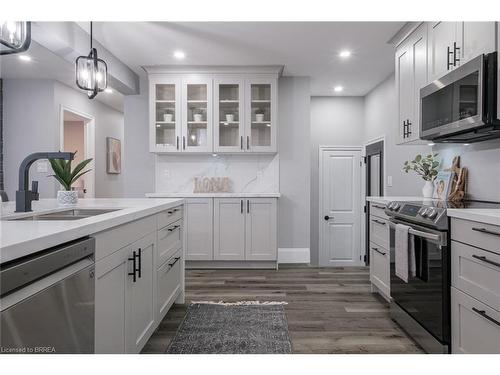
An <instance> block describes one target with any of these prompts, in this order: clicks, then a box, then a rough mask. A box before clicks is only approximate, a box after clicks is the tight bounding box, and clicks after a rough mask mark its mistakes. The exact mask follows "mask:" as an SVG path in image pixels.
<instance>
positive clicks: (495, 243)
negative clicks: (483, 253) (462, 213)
mask: <svg viewBox="0 0 500 375" xmlns="http://www.w3.org/2000/svg"><path fill="white" fill-rule="evenodd" d="M451 239H452V240H456V241H460V242H463V243H466V244H469V245H472V246H476V247H480V248H481V249H485V250H489V251H493V252H494V253H497V254H500V227H498V226H495V225H490V224H482V223H478V222H475V221H468V220H462V219H453V220H452V221H451Z"/></svg>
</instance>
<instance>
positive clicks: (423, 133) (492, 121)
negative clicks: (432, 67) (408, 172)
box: [420, 52, 500, 143]
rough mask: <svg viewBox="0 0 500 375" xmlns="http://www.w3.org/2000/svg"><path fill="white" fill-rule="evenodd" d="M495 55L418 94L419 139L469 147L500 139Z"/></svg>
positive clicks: (452, 72)
mask: <svg viewBox="0 0 500 375" xmlns="http://www.w3.org/2000/svg"><path fill="white" fill-rule="evenodd" d="M497 69H498V65H497V52H494V53H490V54H487V55H479V56H478V57H476V58H474V59H473V60H471V61H469V62H467V63H466V64H464V65H462V66H460V67H459V68H457V69H455V70H453V71H451V72H450V73H448V74H446V75H445V76H443V77H442V78H440V79H438V80H436V81H434V82H432V83H430V84H429V85H427V86H425V87H423V88H422V89H421V90H420V138H421V139H426V140H430V141H433V142H449V143H471V142H479V141H484V140H487V139H491V138H497V137H500V121H499V119H498V115H497V105H498V103H497V95H498V91H497V87H498V78H497Z"/></svg>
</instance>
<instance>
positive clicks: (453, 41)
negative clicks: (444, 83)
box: [429, 22, 461, 81]
mask: <svg viewBox="0 0 500 375" xmlns="http://www.w3.org/2000/svg"><path fill="white" fill-rule="evenodd" d="M460 26H461V23H460V22H431V23H430V24H429V81H434V80H436V79H438V78H441V77H442V76H443V75H445V74H446V73H448V72H449V71H450V70H453V69H454V68H455V67H456V66H458V65H459V62H460V47H461V45H460Z"/></svg>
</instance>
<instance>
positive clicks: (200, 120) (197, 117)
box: [193, 114, 203, 122]
mask: <svg viewBox="0 0 500 375" xmlns="http://www.w3.org/2000/svg"><path fill="white" fill-rule="evenodd" d="M193 119H194V121H195V122H202V121H203V115H200V114H196V115H193Z"/></svg>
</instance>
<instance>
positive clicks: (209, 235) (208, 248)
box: [185, 198, 214, 260]
mask: <svg viewBox="0 0 500 375" xmlns="http://www.w3.org/2000/svg"><path fill="white" fill-rule="evenodd" d="M213 215H214V206H213V198H190V199H187V200H186V204H185V236H186V242H185V249H186V260H213V258H214V248H213Z"/></svg>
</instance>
